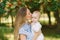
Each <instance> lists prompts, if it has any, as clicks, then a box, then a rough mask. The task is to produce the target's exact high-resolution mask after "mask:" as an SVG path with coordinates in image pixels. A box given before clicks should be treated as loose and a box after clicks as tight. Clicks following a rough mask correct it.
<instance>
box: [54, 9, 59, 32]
mask: <svg viewBox="0 0 60 40" xmlns="http://www.w3.org/2000/svg"><path fill="white" fill-rule="evenodd" d="M59 13H60V10H57V11H55V14H54V16H55V18H56V21H57V29H56V31H57V33H60V17H59Z"/></svg>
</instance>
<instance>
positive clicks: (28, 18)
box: [26, 9, 32, 20]
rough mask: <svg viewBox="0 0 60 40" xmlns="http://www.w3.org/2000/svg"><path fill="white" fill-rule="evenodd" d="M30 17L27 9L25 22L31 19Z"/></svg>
mask: <svg viewBox="0 0 60 40" xmlns="http://www.w3.org/2000/svg"><path fill="white" fill-rule="evenodd" d="M31 15H32V14H31V12H30V10H29V9H27V12H26V19H27V20H30V19H31V17H32V16H31Z"/></svg>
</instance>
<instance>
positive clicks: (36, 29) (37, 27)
mask: <svg viewBox="0 0 60 40" xmlns="http://www.w3.org/2000/svg"><path fill="white" fill-rule="evenodd" d="M33 31H34V37H33V40H37V38H38V36H39V35H40V34H41V33H42V32H41V25H40V24H39V23H38V24H36V25H35V27H34V28H33Z"/></svg>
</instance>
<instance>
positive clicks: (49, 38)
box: [0, 27, 60, 40]
mask: <svg viewBox="0 0 60 40" xmlns="http://www.w3.org/2000/svg"><path fill="white" fill-rule="evenodd" d="M42 32H43V34H44V37H45V40H60V34H59V33H57V32H56V31H55V28H42ZM13 39H14V38H13V28H8V27H0V40H13Z"/></svg>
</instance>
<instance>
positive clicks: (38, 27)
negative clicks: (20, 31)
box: [32, 22, 44, 40]
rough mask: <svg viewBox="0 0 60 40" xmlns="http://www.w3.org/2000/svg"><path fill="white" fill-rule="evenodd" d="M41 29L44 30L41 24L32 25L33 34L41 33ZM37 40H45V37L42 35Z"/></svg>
mask: <svg viewBox="0 0 60 40" xmlns="http://www.w3.org/2000/svg"><path fill="white" fill-rule="evenodd" d="M41 28H42V25H41V24H40V23H39V22H36V23H32V32H33V34H34V33H35V32H39V31H41ZM37 40H44V36H43V34H42V33H41V34H40V35H39V36H38V37H37Z"/></svg>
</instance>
